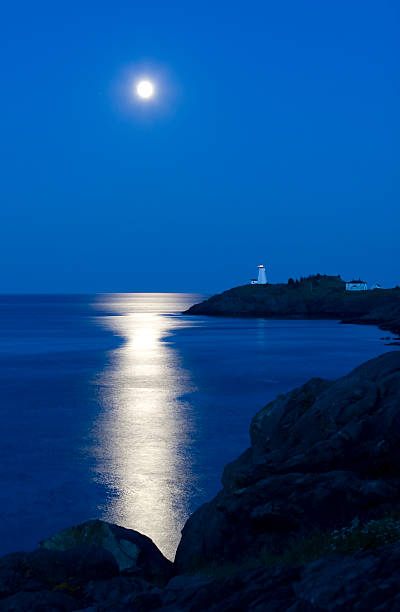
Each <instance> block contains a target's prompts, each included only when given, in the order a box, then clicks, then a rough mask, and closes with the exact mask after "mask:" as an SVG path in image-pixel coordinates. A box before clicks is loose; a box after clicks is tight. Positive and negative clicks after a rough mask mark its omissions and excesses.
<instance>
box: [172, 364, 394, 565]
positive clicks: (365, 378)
mask: <svg viewBox="0 0 400 612" xmlns="http://www.w3.org/2000/svg"><path fill="white" fill-rule="evenodd" d="M250 436H251V447H250V448H249V449H248V450H247V451H245V453H243V455H242V456H241V457H239V459H237V460H236V461H234V462H233V463H231V464H229V465H228V466H227V467H226V468H225V471H224V475H223V479H222V481H223V485H224V488H223V489H222V491H221V492H220V493H219V494H218V495H217V496H216V498H215V499H214V500H212V501H211V502H210V503H208V504H204V505H203V506H202V507H201V508H199V509H198V510H197V511H196V512H195V513H194V514H193V515H192V516H191V517H190V518H189V520H188V521H187V523H186V525H185V527H184V529H183V535H182V540H181V542H180V544H179V547H178V551H177V555H176V568H177V571H179V572H187V571H193V570H196V569H198V568H200V567H202V566H207V565H210V564H215V563H217V564H224V563H228V562H229V563H232V562H233V563H241V562H243V560H244V559H245V558H248V559H260V558H264V559H273V558H276V559H277V560H278V559H279V557H281V556H282V555H283V554H284V553H286V552H287V551H289V550H290V549H291V548H293V547H294V546H295V545H296V543H297V541H299V540H300V539H301V538H304V537H308V536H309V535H310V534H312V533H313V532H321V533H324V532H327V531H332V530H333V529H336V528H341V527H343V526H345V525H348V524H349V523H350V522H351V521H352V520H354V519H355V518H357V520H360V521H368V520H371V519H375V518H377V517H381V516H383V515H384V514H385V512H387V511H388V510H389V509H391V510H392V511H393V510H394V509H395V508H397V507H398V505H399V504H400V352H391V353H387V354H385V355H382V356H381V357H378V358H376V359H373V360H371V361H369V362H367V363H365V364H364V365H362V366H360V367H359V368H357V369H356V370H354V371H353V372H352V373H351V374H349V375H347V376H344V377H343V378H340V379H339V380H337V381H335V382H329V381H323V380H319V379H317V380H311V381H309V382H308V383H306V384H305V385H303V386H302V387H300V388H299V389H295V390H294V391H291V392H290V393H287V394H285V395H281V396H279V397H278V398H277V399H276V400H274V401H273V402H271V403H270V404H268V405H267V406H266V407H265V408H264V409H262V410H261V411H260V412H259V413H258V414H257V415H256V416H255V417H254V419H253V421H252V423H251V428H250Z"/></svg>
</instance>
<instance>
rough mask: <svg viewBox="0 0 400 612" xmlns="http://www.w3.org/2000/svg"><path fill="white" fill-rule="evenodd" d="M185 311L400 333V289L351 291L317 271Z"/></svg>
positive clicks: (252, 287) (236, 290) (220, 296)
mask: <svg viewBox="0 0 400 612" xmlns="http://www.w3.org/2000/svg"><path fill="white" fill-rule="evenodd" d="M185 314H190V315H211V316H223V317H263V318H267V319H268V318H269V319H337V320H341V321H343V322H344V323H359V324H364V325H378V326H379V327H381V328H382V329H386V330H389V331H392V332H394V333H396V334H400V288H394V289H375V290H372V291H346V288H345V283H344V281H342V280H341V278H340V277H338V276H326V275H320V274H317V275H315V276H310V277H308V278H304V279H301V281H291V282H289V283H288V284H276V285H243V286H241V287H234V288H233V289H229V290H228V291H224V292H223V293H220V294H218V295H214V296H212V297H211V298H209V299H208V300H205V301H204V302H202V303H201V304H195V305H194V306H192V307H191V308H189V310H187V311H186V313H185Z"/></svg>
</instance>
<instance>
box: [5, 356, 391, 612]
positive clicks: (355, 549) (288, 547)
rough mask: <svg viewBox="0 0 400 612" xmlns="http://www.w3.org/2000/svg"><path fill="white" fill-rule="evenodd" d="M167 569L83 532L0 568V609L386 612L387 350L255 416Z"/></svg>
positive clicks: (105, 528)
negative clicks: (247, 440) (241, 448)
mask: <svg viewBox="0 0 400 612" xmlns="http://www.w3.org/2000/svg"><path fill="white" fill-rule="evenodd" d="M250 436H251V446H250V448H249V449H247V450H246V451H245V452H244V453H243V454H242V455H241V456H240V457H239V458H238V459H237V460H236V461H233V462H232V463H231V464H229V465H228V466H226V468H225V471H224V474H223V479H222V481H223V488H222V490H221V491H220V493H219V494H218V495H217V496H216V497H215V499H213V500H212V501H211V502H209V503H207V504H204V505H203V506H202V507H200V508H199V509H198V510H197V511H196V512H195V513H194V514H193V515H192V516H191V517H190V518H189V520H188V521H187V523H186V525H185V527H184V529H183V533H182V540H181V543H180V545H179V547H178V551H177V554H176V559H175V563H174V564H171V563H170V562H169V561H167V560H166V559H165V558H164V557H163V555H162V554H161V553H160V551H158V549H157V548H156V546H155V545H154V544H153V543H152V542H151V540H149V538H146V537H145V536H143V535H141V534H139V533H137V532H135V531H132V530H127V529H123V528H121V527H117V526H115V525H111V524H109V523H105V522H103V521H89V522H87V523H84V524H83V525H80V526H77V527H73V528H70V529H66V530H64V531H63V532H61V533H60V534H57V535H56V536H53V537H52V538H50V539H48V540H45V541H44V542H43V543H42V545H41V548H39V549H38V550H36V551H33V552H30V553H15V554H12V555H6V556H5V557H3V558H2V559H0V612H6V611H7V612H11V611H13V612H17V611H21V612H22V611H24V612H25V611H27V610H36V611H38V612H39V611H41V612H43V611H47V610H49V611H50V610H51V611H57V610H59V611H67V610H81V611H82V612H83V611H85V612H108V611H109V612H111V611H115V612H125V611H128V610H130V611H135V610H136V611H146V610H164V611H170V612H173V611H178V610H179V611H187V612H189V611H190V612H200V611H202V610H205V609H209V610H211V611H213V610H215V611H232V610H238V611H239V610H240V611H244V610H252V611H257V612H261V611H271V612H278V611H279V612H281V611H282V610H287V611H290V612H308V611H313V612H321V611H323V610H324V611H331V610H340V611H343V612H345V611H346V610H359V611H360V612H361V611H363V610H374V611H376V612H389V611H392V610H400V586H399V585H400V351H395V352H391V353H386V354H385V355H382V356H380V357H378V358H376V359H373V360H371V361H369V362H367V363H365V364H363V365H362V366H360V367H359V368H357V369H356V370H354V371H353V372H351V373H350V374H349V375H347V376H344V377H343V378H340V379H338V380H337V381H333V382H332V381H325V380H321V379H313V380H310V381H309V382H308V383H306V384H305V385H303V386H302V387H300V388H298V389H294V390H293V391H291V392H290V393H287V394H285V395H281V396H278V397H277V398H276V399H275V400H274V401H273V402H271V403H270V404H268V405H267V406H265V408H263V409H262V410H261V411H260V412H258V413H257V414H256V415H255V417H254V418H253V421H252V423H251V427H250Z"/></svg>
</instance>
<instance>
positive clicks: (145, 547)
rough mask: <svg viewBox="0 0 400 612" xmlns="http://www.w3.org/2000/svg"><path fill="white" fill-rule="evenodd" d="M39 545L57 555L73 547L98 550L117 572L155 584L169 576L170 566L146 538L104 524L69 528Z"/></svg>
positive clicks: (160, 582) (118, 527)
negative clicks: (110, 559) (107, 555)
mask: <svg viewBox="0 0 400 612" xmlns="http://www.w3.org/2000/svg"><path fill="white" fill-rule="evenodd" d="M40 545H41V547H42V548H45V549H47V550H58V551H65V550H70V549H73V548H76V547H77V546H79V547H84V546H96V547H100V548H102V549H104V550H107V551H108V552H110V553H111V554H112V555H113V557H114V559H115V561H116V563H117V565H118V568H119V570H120V571H125V573H126V574H129V575H130V576H133V575H134V576H136V577H138V578H143V579H145V580H148V581H150V582H154V583H157V584H165V582H166V581H167V580H168V579H169V578H170V577H171V573H172V563H171V562H170V561H168V559H166V558H165V557H164V555H163V554H162V553H161V552H160V551H159V550H158V548H157V546H156V545H155V544H154V542H153V541H152V540H151V539H150V538H148V537H147V536H145V535H143V534H141V533H139V532H138V531H135V530H133V529H125V528H124V527H120V526H119V525H113V524H112V523H107V522H106V521H100V520H92V521H86V522H85V523H82V524H81V525H76V526H74V527H69V528H68V529H64V530H63V531H61V532H60V533H57V534H56V535H54V536H52V537H51V538H48V539H47V540H43V542H41V543H40Z"/></svg>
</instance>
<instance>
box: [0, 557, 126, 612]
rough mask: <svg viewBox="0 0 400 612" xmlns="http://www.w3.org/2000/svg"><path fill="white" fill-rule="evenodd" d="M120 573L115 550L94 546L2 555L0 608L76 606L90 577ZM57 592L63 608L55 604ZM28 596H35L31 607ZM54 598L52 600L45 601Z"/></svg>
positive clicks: (103, 577) (0, 561) (95, 578)
mask: <svg viewBox="0 0 400 612" xmlns="http://www.w3.org/2000/svg"><path fill="white" fill-rule="evenodd" d="M118 573H119V570H118V565H117V563H116V561H115V559H114V557H113V556H112V554H111V553H110V552H108V551H106V550H105V549H104V548H99V547H94V546H87V547H76V548H72V549H70V550H67V551H58V550H41V549H38V550H35V551H33V552H27V553H24V552H22V553H13V554H10V555H6V556H5V557H3V558H2V559H0V600H1V602H0V603H1V606H3V607H1V606H0V610H3V609H4V610H8V609H10V610H12V609H14V608H13V607H12V606H14V605H15V606H16V607H15V609H16V610H18V609H21V610H22V609H26V610H30V609H36V608H35V607H34V606H36V605H37V606H39V607H38V609H40V610H42V609H43V610H45V609H49V610H52V609H54V610H58V609H60V610H63V609H64V607H63V606H66V607H65V609H66V610H67V609H68V610H69V609H75V608H71V607H70V606H71V605H72V602H73V601H74V598H78V599H79V598H81V597H82V593H83V588H84V586H86V584H87V583H88V582H89V581H91V580H105V579H110V578H112V577H114V576H117V575H118ZM49 591H50V594H49ZM41 593H42V595H40V594H41ZM28 594H29V595H28ZM53 595H54V597H53ZM56 595H57V597H58V603H57V605H59V606H61V607H60V608H58V607H56V599H57V598H56ZM28 600H29V601H31V600H32V604H29V605H31V607H29V606H28V604H26V603H23V602H27V601H28ZM51 601H53V603H52V604H50V603H49V604H47V603H46V602H51ZM21 602H22V603H21ZM38 602H39V603H38ZM24 605H26V606H27V607H25V608H24ZM46 605H49V606H50V607H48V608H46V607H45V606H46ZM51 605H53V608H51ZM7 606H9V607H7ZM10 606H11V607H10ZM18 606H20V608H18ZM40 606H42V607H40Z"/></svg>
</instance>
